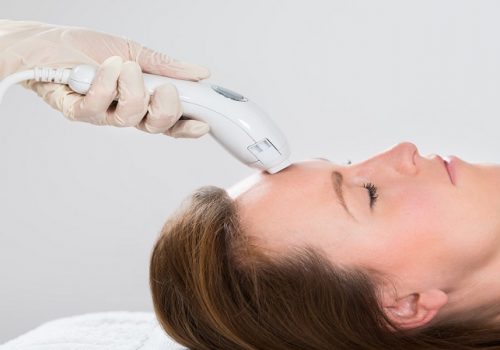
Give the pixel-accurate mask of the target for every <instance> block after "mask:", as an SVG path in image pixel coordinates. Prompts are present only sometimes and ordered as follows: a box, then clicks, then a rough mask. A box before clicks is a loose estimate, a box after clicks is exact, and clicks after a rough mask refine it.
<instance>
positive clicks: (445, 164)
mask: <svg viewBox="0 0 500 350" xmlns="http://www.w3.org/2000/svg"><path fill="white" fill-rule="evenodd" d="M444 166H445V167H446V171H447V172H448V176H449V177H450V181H451V183H452V184H455V182H454V181H453V177H452V176H451V171H450V161H449V160H446V159H445V160H444Z"/></svg>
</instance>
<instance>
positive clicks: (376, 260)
mask: <svg viewBox="0 0 500 350" xmlns="http://www.w3.org/2000/svg"><path fill="white" fill-rule="evenodd" d="M454 163H455V164H454V168H455V169H454V170H455V180H454V181H455V183H452V182H451V180H450V176H449V174H448V171H447V168H446V166H445V164H444V163H443V160H442V159H441V158H440V157H439V156H436V155H432V156H428V157H423V156H421V155H420V154H419V153H418V150H417V148H416V146H415V145H413V144H412V143H408V142H405V143H400V144H398V145H396V146H395V147H393V148H391V149H389V150H387V151H385V152H382V153H380V154H378V155H376V156H374V157H372V158H370V159H368V160H366V161H364V162H361V163H358V164H353V165H346V166H342V165H338V164H333V163H331V162H330V161H327V160H307V161H302V162H297V163H294V164H293V165H292V166H290V167H289V168H287V169H285V170H283V171H281V172H279V173H277V174H274V175H269V174H267V173H263V172H262V173H257V174H254V175H252V176H250V177H249V178H247V179H245V180H243V181H241V182H239V183H238V184H236V185H234V186H232V187H231V188H229V189H228V192H229V193H230V195H231V196H232V197H233V198H235V199H236V203H237V205H238V207H239V210H240V215H241V219H242V224H243V227H244V228H246V232H247V233H248V234H249V235H251V236H253V237H254V238H256V239H257V241H258V242H260V245H261V246H262V247H263V248H265V249H269V250H271V251H275V252H286V250H287V249H288V248H290V247H291V246H305V245H310V246H313V247H316V248H318V249H321V250H323V251H324V252H325V253H326V255H327V256H328V257H329V259H330V260H331V261H332V262H334V263H335V264H337V265H339V264H340V265H346V266H359V267H365V268H369V269H375V270H377V271H379V272H382V273H385V274H388V275H390V276H392V277H393V278H392V279H393V281H394V282H395V284H396V285H397V286H398V288H401V289H402V291H401V292H402V293H404V292H405V291H408V292H411V291H413V290H419V289H421V288H431V287H432V288H433V287H436V285H439V287H440V288H442V290H446V288H448V289H452V288H454V287H456V285H457V283H460V278H462V277H463V276H464V275H465V274H467V273H468V272H469V271H476V270H477V269H480V268H481V267H483V266H486V265H487V264H488V263H490V261H491V260H492V259H494V258H495V257H496V253H497V251H498V250H499V246H500V220H499V217H500V215H498V214H499V210H500V167H499V166H496V165H486V164H483V165H478V164H470V163H467V162H465V161H463V160H460V159H455V160H454ZM340 178H342V179H343V181H340ZM340 183H342V185H341V186H340V189H341V192H342V194H343V199H344V200H343V203H344V204H345V205H343V204H342V200H341V198H340V196H339V193H340V189H339V188H337V189H335V187H336V185H335V184H337V186H338V185H340ZM370 184H371V185H373V186H375V187H376V191H377V195H378V198H377V199H376V200H375V201H374V200H373V199H370V195H369V190H368V189H367V188H365V187H370V186H371V185H370ZM364 186H365V187H364ZM371 190H372V195H375V193H374V188H373V187H372V188H371ZM370 201H372V202H373V203H372V204H373V207H372V208H370Z"/></svg>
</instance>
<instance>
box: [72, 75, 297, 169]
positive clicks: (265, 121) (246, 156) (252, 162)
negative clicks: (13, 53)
mask: <svg viewBox="0 0 500 350" xmlns="http://www.w3.org/2000/svg"><path fill="white" fill-rule="evenodd" d="M96 70H97V69H96V67H94V66H89V65H80V66H76V67H74V68H73V69H72V72H71V74H70V75H69V79H68V82H67V84H68V85H69V86H70V88H71V89H72V90H73V91H75V92H78V93H80V94H85V93H86V92H87V91H88V90H89V88H90V85H91V83H92V80H93V79H94V76H95V73H96ZM143 76H144V85H145V86H146V89H147V90H148V92H149V93H150V94H152V93H153V92H154V90H155V89H156V87H158V86H159V85H162V84H165V83H167V82H168V83H171V84H173V85H174V86H175V87H176V88H177V91H178V92H179V97H180V100H181V103H182V108H183V117H186V118H189V119H196V120H201V121H203V122H206V123H208V125H210V134H211V135H212V136H213V137H214V138H215V140H216V141H217V142H218V143H219V144H220V145H222V147H224V148H225V149H226V150H227V151H228V152H229V153H230V154H232V155H233V156H234V157H236V158H237V159H239V160H240V161H241V162H243V163H244V164H246V165H248V166H249V167H252V168H256V169H260V170H265V171H267V172H268V173H270V174H274V173H277V172H278V171H280V170H283V169H284V168H286V167H288V166H289V165H291V163H290V161H289V157H290V148H289V146H288V142H287V140H286V138H285V136H284V135H283V133H282V132H281V130H280V129H279V128H278V126H277V125H276V124H275V123H274V122H273V121H272V120H271V118H270V117H269V116H268V115H267V114H266V113H265V112H264V111H263V110H262V109H261V108H260V107H259V106H257V105H256V104H255V103H253V102H252V101H250V100H248V99H247V98H245V97H244V96H242V95H240V94H238V93H236V92H234V91H231V90H228V89H226V88H223V87H221V86H217V85H213V84H209V83H206V82H192V81H186V80H179V79H172V78H167V77H164V76H159V75H153V74H147V73H143Z"/></svg>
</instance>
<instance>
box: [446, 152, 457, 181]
mask: <svg viewBox="0 0 500 350" xmlns="http://www.w3.org/2000/svg"><path fill="white" fill-rule="evenodd" d="M457 161H458V158H457V157H455V156H448V157H446V158H445V162H446V170H447V171H448V174H449V175H450V180H451V183H452V184H454V185H455V184H456V183H457Z"/></svg>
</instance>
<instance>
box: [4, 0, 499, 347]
mask: <svg viewBox="0 0 500 350" xmlns="http://www.w3.org/2000/svg"><path fill="white" fill-rule="evenodd" d="M0 16H1V17H3V18H8V19H29V20H38V21H43V22H49V23H56V24H62V25H76V26H84V27H89V28H93V29H97V30H101V31H105V32H110V33H115V34H118V35H123V36H128V37H130V38H132V39H134V40H136V41H139V42H141V43H143V44H144V45H146V46H149V47H152V48H155V49H157V50H160V51H163V52H165V53H168V54H170V55H171V56H173V57H176V58H179V59H184V60H187V61H192V62H196V63H200V64H203V65H205V66H207V67H209V68H210V69H211V71H212V77H211V81H213V82H216V83H218V84H220V85H222V86H226V87H228V88H230V89H233V90H235V91H238V92H241V93H243V94H245V95H246V96H247V97H249V98H250V99H252V100H254V101H255V102H257V103H258V104H260V105H261V106H262V107H263V108H264V109H265V110H267V111H268V112H269V113H270V115H271V116H272V117H273V119H274V120H275V121H276V123H277V124H278V125H279V126H281V128H282V129H283V131H284V133H285V134H286V135H287V137H288V139H289V142H290V145H291V147H292V152H293V158H292V160H293V161H296V160H300V159H303V158H309V157H314V156H323V157H327V158H330V159H331V160H333V161H335V162H338V163H344V162H346V160H347V159H350V160H352V161H353V162H357V161H360V160H363V159H365V158H367V157H369V156H371V155H373V154H375V153H378V152H380V151H383V150H384V149H387V148H389V147H391V146H392V145H394V144H395V143H397V142H400V141H411V142H414V143H415V144H416V145H417V146H418V147H419V150H420V153H421V154H423V155H425V154H430V153H438V154H441V155H447V154H456V155H458V156H460V157H461V158H463V159H465V160H467V161H471V162H499V161H500V155H499V150H500V137H499V126H500V113H499V112H500V21H499V20H498V18H500V2H498V1H478V0H474V1H472V0H470V1H458V0H449V1H439V0H431V1H424V0H415V1H402V0H394V1H380V0H379V1H372V0H365V1H353V0H349V1H347V0H345V1H331V0H329V1H326V0H325V1H310V0H309V1H284V0H282V1H269V0H251V1H248V0H247V1H229V0H228V1H195V0H182V1H181V0H177V1H152V0H151V1H148V0H141V1H138V0H136V1H124V0H121V1H100V0H99V1H98V0H86V1H54V0H44V1H35V0H32V1H28V0H15V1H13V0H3V1H2V2H1V3H0ZM0 125H1V126H0V342H3V341H6V340H8V339H10V338H13V337H14V336H17V335H19V334H21V333H24V332H25V331H27V330H29V329H31V328H33V327H35V326H37V325H39V324H40V323H42V322H45V321H48V320H51V319H54V318H58V317H62V316H69V315H76V314H80V313H86V312H95V311H108V310H130V311H135V310H137V311H139V310H140V311H150V310H152V307H151V301H150V295H149V287H148V265H149V264H148V263H149V254H150V251H151V248H152V246H153V243H154V241H155V238H156V236H157V234H158V231H159V229H160V228H161V226H162V224H163V222H164V221H165V219H166V218H167V216H168V215H169V213H171V212H172V211H173V210H174V209H175V208H176V207H177V205H178V204H179V203H180V201H181V199H182V198H184V197H185V196H187V195H188V194H189V193H190V192H192V191H193V190H194V189H195V188H197V187H199V186H202V185H207V184H212V185H217V186H222V187H227V186H229V185H231V184H232V183H234V182H236V181H237V180H239V179H240V178H242V177H244V176H246V175H248V174H251V173H252V172H253V170H251V169H247V168H245V167H244V166H242V165H240V164H239V163H238V162H237V161H236V160H234V159H233V158H231V157H230V156H229V155H228V154H226V153H225V151H223V149H222V148H221V147H220V146H219V145H218V144H217V143H216V142H215V141H214V140H212V139H211V138H210V136H205V137H203V138H202V139H199V140H176V139H171V138H168V137H166V136H163V137H162V136H159V135H155V136H152V135H148V134H145V133H141V132H139V131H137V130H135V129H115V128H111V127H95V126H91V125H88V124H83V123H72V122H69V121H67V120H66V119H65V118H64V117H63V116H62V115H60V114H59V113H58V112H57V111H55V110H52V109H51V108H50V107H49V106H47V105H45V104H44V103H43V102H42V101H41V100H40V99H39V98H38V97H37V96H36V95H35V94H34V93H32V92H31V91H28V90H24V89H23V88H21V87H15V88H13V89H12V90H10V91H9V93H8V94H7V96H6V98H5V100H4V103H3V105H1V106H0Z"/></svg>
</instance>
